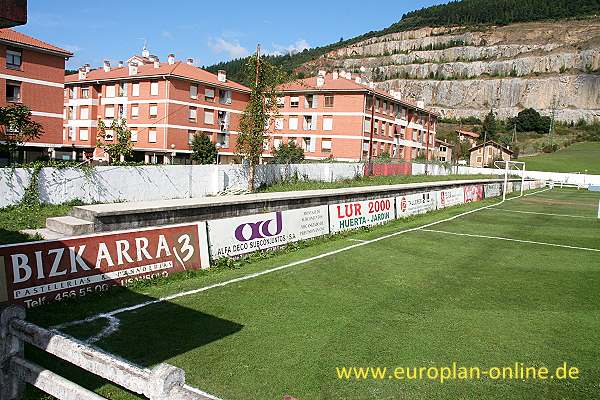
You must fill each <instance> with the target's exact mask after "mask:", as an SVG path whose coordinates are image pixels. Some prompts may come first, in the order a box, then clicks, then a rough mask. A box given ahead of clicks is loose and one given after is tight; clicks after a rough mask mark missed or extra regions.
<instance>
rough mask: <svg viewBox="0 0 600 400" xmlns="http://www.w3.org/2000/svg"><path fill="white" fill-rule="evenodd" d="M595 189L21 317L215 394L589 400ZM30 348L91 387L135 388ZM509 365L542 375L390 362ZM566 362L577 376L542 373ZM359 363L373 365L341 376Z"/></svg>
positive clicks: (485, 206)
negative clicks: (431, 372)
mask: <svg viewBox="0 0 600 400" xmlns="http://www.w3.org/2000/svg"><path fill="white" fill-rule="evenodd" d="M599 200H600V193H592V192H587V191H583V190H579V191H578V190H575V189H558V188H555V189H544V190H541V191H536V192H530V193H527V194H526V196H523V197H519V198H514V197H513V198H510V199H508V200H507V201H506V202H504V203H500V199H491V200H485V201H482V202H479V203H470V204H466V205H463V206H459V207H454V208H448V209H445V210H441V211H438V212H434V213H431V214H427V215H422V216H418V217H414V218H409V219H406V220H396V221H393V222H391V223H389V224H386V225H382V226H377V227H374V228H372V229H369V230H360V231H355V232H352V233H348V234H344V235H338V236H333V237H331V238H328V239H322V238H321V239H317V240H313V241H311V242H310V243H309V244H308V245H296V246H293V247H292V248H291V249H290V248H288V249H287V250H284V251H279V252H276V253H274V254H272V255H269V256H265V257H264V258H263V259H260V257H255V259H254V260H253V261H252V262H251V263H248V264H246V265H244V266H243V268H234V269H227V268H222V269H219V270H218V271H215V272H209V273H205V272H203V273H197V274H190V276H189V277H187V278H186V279H175V280H170V281H167V282H165V283H157V284H153V285H147V286H143V287H137V288H135V289H133V290H127V291H125V290H121V291H117V292H114V293H112V292H109V293H108V294H106V295H102V296H97V297H89V298H84V299H81V300H79V303H77V304H76V303H64V304H54V305H50V306H48V307H45V308H43V309H40V310H39V311H37V310H33V311H31V313H30V315H31V319H32V320H33V321H36V320H37V321H38V322H40V323H43V324H45V325H48V326H52V325H59V324H63V323H65V322H68V321H77V320H83V319H85V318H88V317H92V318H89V320H87V321H84V322H81V323H77V324H70V325H69V324H67V325H62V326H61V328H60V329H62V330H63V331H65V332H66V333H69V334H72V335H74V336H76V337H79V338H81V339H86V340H88V339H90V338H91V341H92V342H93V343H94V344H95V345H96V346H98V347H100V348H102V349H104V350H106V351H109V352H111V353H114V354H116V355H118V356H121V357H123V358H126V359H127V360H130V361H132V362H135V363H137V364H140V365H142V366H152V365H156V364H158V363H161V362H168V363H170V364H173V365H175V366H178V367H180V368H183V369H184V370H185V371H186V382H187V383H188V384H190V385H192V386H195V387H198V388H200V389H202V390H203V391H206V392H207V393H210V394H211V395H213V396H215V398H220V399H228V400H234V399H244V400H245V399H260V400H262V399H283V397H284V395H290V396H293V397H295V398H297V399H300V400H308V399H497V398H498V399H499V398H502V399H540V398H544V399H565V398H567V399H589V398H597V397H598V390H599V385H600V364H598V360H599V359H600V348H599V346H598V344H600V220H599V219H598V218H597V217H598V201H599ZM157 299H164V300H158V301H157ZM94 316H97V317H95V318H94ZM28 352H30V355H31V358H32V359H34V360H35V361H36V362H38V363H40V364H42V365H45V366H48V367H53V368H57V367H58V369H62V371H61V374H63V375H64V376H66V377H68V378H71V379H74V380H75V381H76V382H78V383H82V384H83V386H87V387H89V388H91V389H93V390H95V391H96V392H98V393H99V394H101V395H103V396H106V397H110V398H115V399H131V398H135V396H134V395H133V394H131V393H128V392H126V391H123V390H120V389H119V388H117V387H115V386H112V385H110V384H107V383H106V382H103V381H101V380H98V379H96V378H93V377H91V376H89V375H86V374H84V373H83V372H81V371H79V370H75V369H69V368H68V367H61V366H60V364H59V361H57V360H53V359H47V358H43V357H44V356H42V355H41V354H39V353H36V352H35V351H34V350H32V349H28ZM515 363H517V365H523V366H524V367H528V366H529V367H535V368H537V369H539V368H540V367H546V368H548V370H549V375H552V377H550V376H548V377H547V379H529V378H528V379H524V378H523V379H522V378H517V377H515V378H514V379H513V378H508V377H506V379H496V378H495V377H492V376H484V375H485V374H482V375H481V376H480V377H473V376H471V377H469V378H467V379H458V378H456V377H454V379H452V378H451V379H447V380H445V381H444V382H440V380H439V377H438V379H433V378H431V377H430V376H429V377H428V376H424V377H421V379H417V378H415V379H408V378H407V377H405V378H398V376H397V375H395V374H394V371H395V370H396V369H397V368H398V367H401V368H410V369H412V368H426V369H431V368H439V367H445V366H448V367H452V366H453V364H454V365H458V366H462V367H465V368H470V369H471V370H473V369H474V368H479V369H480V370H482V371H489V372H490V374H491V371H492V369H493V368H499V369H500V368H503V367H505V366H515ZM519 363H521V364H519ZM564 363H566V364H567V366H568V367H567V369H568V368H571V367H573V368H576V369H577V374H576V377H575V376H571V377H570V379H562V378H560V377H559V376H555V370H556V368H557V367H561V366H563V365H564ZM368 367H372V368H381V369H383V368H387V369H386V370H385V371H386V373H385V374H384V375H383V376H372V375H371V374H368V375H367V376H366V377H365V376H362V377H357V376H356V375H354V373H350V374H349V375H348V371H355V369H359V368H368ZM342 369H344V371H346V373H345V375H344V373H340V371H342ZM573 371H575V370H573ZM409 375H410V374H409ZM426 375H427V373H426ZM573 375H575V374H573ZM28 397H29V398H37V393H34V392H33V391H30V392H29V393H28Z"/></svg>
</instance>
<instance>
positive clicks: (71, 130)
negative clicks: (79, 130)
mask: <svg viewBox="0 0 600 400" xmlns="http://www.w3.org/2000/svg"><path fill="white" fill-rule="evenodd" d="M75 139H76V138H75V128H73V127H72V126H70V127H69V140H72V141H75Z"/></svg>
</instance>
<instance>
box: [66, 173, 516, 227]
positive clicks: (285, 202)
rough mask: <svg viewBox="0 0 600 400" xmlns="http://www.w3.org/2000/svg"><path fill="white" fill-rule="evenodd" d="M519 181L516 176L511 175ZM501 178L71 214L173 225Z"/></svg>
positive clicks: (99, 221) (110, 223)
mask: <svg viewBox="0 0 600 400" xmlns="http://www.w3.org/2000/svg"><path fill="white" fill-rule="evenodd" d="M514 181H520V179H514ZM498 182H503V180H502V179H469V180H455V181H439V182H426V183H409V184H401V185H383V186H362V187H353V188H343V189H326V190H306V191H297V192H277V193H259V194H248V195H239V196H222V197H204V198H197V199H180V200H158V201H143V202H132V203H112V204H96V205H89V206H77V207H74V208H73V210H72V212H71V215H72V216H73V217H75V218H77V219H79V220H85V221H88V222H89V223H91V224H93V230H94V231H95V232H104V231H113V230H122V229H132V228H142V227H148V226H159V225H169V224H178V223H186V222H194V221H206V220H211V219H219V218H228V217H237V216H243V215H250V214H258V213H265V212H272V211H283V210H289V209H296V208H305V207H313V206H318V205H330V204H336V203H342V202H350V201H356V200H369V199H373V198H377V197H381V196H388V197H392V196H397V195H401V194H410V193H415V192H420V191H423V190H441V189H448V188H452V187H458V186H464V185H468V184H478V183H498Z"/></svg>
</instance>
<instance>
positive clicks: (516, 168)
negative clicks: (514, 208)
mask: <svg viewBox="0 0 600 400" xmlns="http://www.w3.org/2000/svg"><path fill="white" fill-rule="evenodd" d="M494 167H496V168H498V169H500V170H503V171H504V187H503V190H502V201H504V200H506V194H507V193H508V191H509V179H510V178H511V177H512V176H516V177H519V178H520V179H521V185H520V186H521V187H520V189H519V197H520V196H523V191H524V188H525V163H524V162H523V161H494Z"/></svg>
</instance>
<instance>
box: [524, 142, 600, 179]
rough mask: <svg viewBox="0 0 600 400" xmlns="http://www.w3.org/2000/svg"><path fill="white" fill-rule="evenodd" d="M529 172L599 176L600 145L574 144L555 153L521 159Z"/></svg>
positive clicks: (590, 143) (596, 143)
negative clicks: (584, 173)
mask: <svg viewBox="0 0 600 400" xmlns="http://www.w3.org/2000/svg"><path fill="white" fill-rule="evenodd" d="M520 161H525V162H526V165H527V169H528V170H530V171H553V172H582V173H583V172H584V171H585V170H586V169H587V170H588V173H589V174H595V175H600V143H598V142H588V143H575V144H573V145H571V146H569V147H567V148H565V149H561V150H559V151H557V152H556V153H551V154H540V155H537V156H531V157H522V158H521V159H520Z"/></svg>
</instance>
